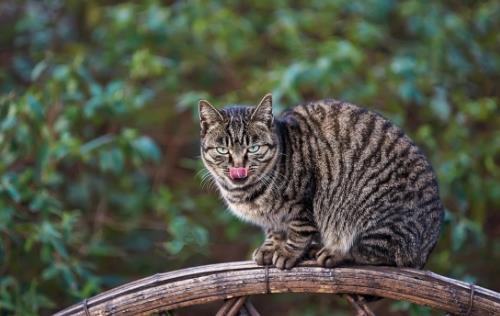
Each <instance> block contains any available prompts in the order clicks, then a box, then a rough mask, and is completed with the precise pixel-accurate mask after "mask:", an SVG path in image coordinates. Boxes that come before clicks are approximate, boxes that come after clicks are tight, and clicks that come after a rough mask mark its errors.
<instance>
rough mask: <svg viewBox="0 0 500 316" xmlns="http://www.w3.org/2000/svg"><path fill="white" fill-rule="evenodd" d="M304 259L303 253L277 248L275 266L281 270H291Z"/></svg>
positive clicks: (274, 259)
mask: <svg viewBox="0 0 500 316" xmlns="http://www.w3.org/2000/svg"><path fill="white" fill-rule="evenodd" d="M301 257H302V253H299V252H296V251H292V250H290V249H287V247H286V246H284V247H277V248H276V250H275V251H274V255H273V260H272V262H273V265H274V266H275V267H276V268H278V269H280V270H283V269H291V268H293V267H294V266H295V265H296V264H297V262H298V261H299V259H300V258H301Z"/></svg>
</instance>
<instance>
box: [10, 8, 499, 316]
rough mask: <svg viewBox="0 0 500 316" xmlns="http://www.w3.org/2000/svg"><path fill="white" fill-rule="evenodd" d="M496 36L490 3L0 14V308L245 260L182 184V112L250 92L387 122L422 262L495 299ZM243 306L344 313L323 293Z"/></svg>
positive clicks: (213, 205) (53, 304)
mask: <svg viewBox="0 0 500 316" xmlns="http://www.w3.org/2000/svg"><path fill="white" fill-rule="evenodd" d="M499 30H500V2H499V1H496V0H489V1H453V0H447V1H420V0H404V1H396V0H368V1H360V0H347V1H344V0H329V1H326V0H310V1H266V0H252V1H216V0H210V1H201V0H199V1H154V0H151V1H118V0H114V1H104V0H89V1H83V0H82V1H77V0H68V1H63V0H25V1H21V0H2V1H1V2H0V314H1V315H12V314H17V315H48V314H50V313H51V312H54V311H56V310H59V309H61V308H64V307H66V306H68V305H71V304H73V303H76V302H79V301H80V300H82V299H84V298H87V297H90V296H92V295H94V294H96V293H99V292H101V291H104V290H106V289H110V288H112V287H115V286H117V285H119V284H123V283H126V282H129V281H131V280H135V279H138V278H141V277H145V276H148V275H151V274H154V273H157V272H164V271H169V270H174V269H179V268H182V267H189V266H195V265H201V264H208V263H216V262H224V261H232V260H243V259H247V258H249V257H250V254H251V251H252V249H253V248H254V247H255V246H257V245H258V244H259V243H260V242H261V240H262V237H261V233H260V231H259V230H258V229H257V228H255V227H251V226H249V225H247V224H244V223H241V222H239V221H238V220H237V219H236V218H234V217H233V216H232V215H231V214H230V213H229V212H228V211H227V210H226V208H225V206H224V205H223V203H222V202H221V201H220V199H219V198H218V194H217V192H216V191H215V190H214V189H213V188H212V187H210V185H208V184H203V183H201V177H200V176H199V175H200V170H201V169H202V164H201V162H200V159H199V152H198V144H199V142H198V135H199V130H198V128H199V125H198V122H197V115H198V114H197V101H198V100H199V99H200V98H206V99H208V100H210V101H211V102H212V103H213V104H215V105H217V106H220V105H223V104H231V103H243V104H255V103H256V102H258V101H259V100H260V98H261V97H262V96H263V95H264V94H265V93H267V92H272V93H273V96H274V102H275V110H276V111H275V112H279V111H281V110H283V109H284V108H286V107H289V106H293V105H295V104H298V103H300V102H304V101H307V100H314V99H320V98H327V97H329V98H331V97H333V98H337V99H342V100H346V101H350V102H353V103H357V104H360V105H363V106H365V107H367V108H369V109H372V110H376V111H378V112H380V113H382V114H383V115H384V116H386V117H388V118H390V119H391V120H393V121H394V122H395V123H397V124H398V125H399V126H402V127H403V128H404V130H405V131H406V132H407V133H408V134H409V135H411V137H412V138H413V139H414V140H415V141H416V142H417V143H418V144H419V145H420V146H421V147H422V149H423V150H424V151H425V152H426V153H427V155H428V156H429V158H430V160H431V161H432V163H433V165H434V167H435V170H436V172H437V174H438V177H439V184H440V188H441V195H442V198H443V200H444V204H445V206H446V209H447V213H446V222H445V225H444V228H443V232H442V237H441V240H440V242H439V244H438V246H437V248H436V250H435V251H434V253H433V255H432V256H431V259H430V262H429V264H428V265H427V268H428V269H431V270H433V271H435V272H437V273H441V274H444V275H447V276H450V277H453V278H457V279H460V280H465V281H467V282H473V283H476V284H479V285H481V286H484V287H488V288H491V289H494V290H496V291H500V212H499V209H500V131H499V126H500V106H499V97H500V92H499V88H500V86H499V82H500V56H499V52H500V44H499V43H500V37H499V34H500V33H499ZM256 306H257V308H258V309H259V310H260V311H261V312H262V313H263V314H264V315H273V314H274V315H351V314H352V313H353V312H352V310H351V309H350V308H349V306H347V304H346V303H345V302H344V301H343V300H342V299H339V298H336V297H334V296H330V295H274V296H268V297H257V298H256ZM217 307H218V304H208V305H205V306H201V307H196V308H187V309H183V310H180V311H179V314H180V315H192V314H196V315H200V314H201V315H204V314H209V313H212V312H213V311H215V309H216V308H217ZM373 309H374V310H375V311H378V312H379V313H383V314H388V313H392V314H393V315H427V314H429V313H434V312H431V311H429V310H428V309H426V308H419V307H416V306H413V305H410V304H408V303H402V302H391V301H389V300H383V301H380V302H377V303H374V305H373Z"/></svg>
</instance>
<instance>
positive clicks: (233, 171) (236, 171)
mask: <svg viewBox="0 0 500 316" xmlns="http://www.w3.org/2000/svg"><path fill="white" fill-rule="evenodd" d="M229 177H230V178H231V179H233V180H234V179H245V178H246V177H248V168H247V167H230V168H229Z"/></svg>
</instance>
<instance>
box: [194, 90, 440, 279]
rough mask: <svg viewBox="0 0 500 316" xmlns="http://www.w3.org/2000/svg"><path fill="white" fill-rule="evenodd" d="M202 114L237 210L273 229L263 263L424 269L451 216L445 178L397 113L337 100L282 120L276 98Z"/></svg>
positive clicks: (210, 162) (216, 165) (213, 157)
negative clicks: (396, 121) (443, 196)
mask: <svg viewBox="0 0 500 316" xmlns="http://www.w3.org/2000/svg"><path fill="white" fill-rule="evenodd" d="M199 111H200V124H201V157H202V160H203V162H204V165H205V166H206V168H207V169H208V171H209V172H210V174H211V176H212V177H213V179H214V180H215V183H216V184H217V187H218V188H219V190H220V192H221V195H222V197H223V198H224V200H225V202H226V203H227V205H228V206H229V209H230V210H231V211H232V212H233V213H234V214H235V215H236V216H238V217H239V218H241V219H243V220H245V221H248V222H251V223H253V224H256V225H258V226H260V227H262V229H263V230H264V232H265V241H264V243H263V244H262V246H260V247H259V248H258V249H256V250H255V252H254V255H253V258H254V260H255V261H256V262H257V263H258V264H260V265H271V264H272V265H274V266H276V267H277V268H280V269H290V268H292V267H293V266H294V265H296V264H297V262H298V261H299V260H301V259H303V258H304V257H306V256H311V255H313V256H314V257H315V258H316V260H317V261H318V263H319V264H320V265H322V266H324V267H334V266H337V265H340V264H344V263H355V264H370V265H389V266H398V267H412V268H422V267H423V266H424V264H425V263H426V261H427V258H428V256H429V253H430V252H431V250H432V249H433V248H434V245H435V244H436V241H437V239H438V236H439V232H440V227H441V223H442V220H443V205H442V203H441V200H440V198H439V191H438V185H437V181H436V176H435V174H434V172H433V169H432V167H431V165H430V163H429V161H428V160H427V159H426V157H425V156H424V154H423V153H422V152H421V151H420V150H419V148H418V147H417V146H416V145H415V144H414V143H413V142H412V141H411V140H410V138H408V136H406V135H405V134H404V133H403V131H402V130H401V129H400V128H398V127H396V126H395V125H393V124H392V123H391V122H389V121H388V120H387V119H385V118H384V117H382V116H381V115H379V114H377V113H375V112H371V111H368V110H366V109H363V108H361V107H358V106H355V105H352V104H349V103H345V102H340V101H336V100H322V101H317V102H311V103H308V104H303V105H299V106H296V107H294V108H292V109H290V110H288V111H286V112H284V113H283V114H282V115H280V116H277V117H274V116H273V113H272V96H271V94H268V95H266V96H265V97H264V98H263V99H262V101H261V102H260V103H259V104H258V106H228V107H225V108H223V109H221V110H217V109H216V108H215V107H213V106H212V105H211V104H210V103H208V102H207V101H205V100H201V101H200V103H199ZM231 168H233V170H236V169H234V168H239V169H237V170H243V169H241V168H244V170H248V174H246V173H245V175H244V176H242V178H233V177H232V176H233V175H234V174H235V173H234V172H233V173H231V174H230V172H229V170H230V169H231Z"/></svg>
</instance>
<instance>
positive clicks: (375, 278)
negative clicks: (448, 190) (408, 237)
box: [55, 261, 500, 316]
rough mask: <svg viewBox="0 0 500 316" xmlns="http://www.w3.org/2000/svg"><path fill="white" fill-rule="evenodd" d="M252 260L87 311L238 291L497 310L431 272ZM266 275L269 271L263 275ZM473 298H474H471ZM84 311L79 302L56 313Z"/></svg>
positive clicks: (169, 281) (104, 296) (143, 289)
mask: <svg viewBox="0 0 500 316" xmlns="http://www.w3.org/2000/svg"><path fill="white" fill-rule="evenodd" d="M267 270H268V271H267V273H266V269H265V268H264V267H262V266H257V265H256V264H255V263H253V262H251V261H241V262H229V263H219V264H213V265H206V266H200V267H192V268H187V269H182V270H177V271H172V272H166V273H158V274H155V275H153V276H150V277H147V278H144V279H140V280H137V281H134V282H130V283H127V284H125V285H122V286H119V287H117V288H114V289H111V290H109V291H106V292H104V293H101V294H98V295H96V296H94V297H92V298H89V299H88V301H87V307H88V310H89V312H90V314H91V315H93V316H94V315H96V316H97V315H149V314H151V313H153V312H159V311H164V310H172V309H176V308H179V307H185V306H190V305H196V304H204V303H208V302H212V301H216V300H223V299H229V298H234V297H239V296H247V295H257V294H266V292H267V291H268V290H269V294H271V293H273V294H274V293H285V292H294V293H331V294H340V293H351V294H367V295H374V296H380V297H385V298H390V299H394V300H404V301H409V302H412V303H415V304H418V305H426V306H429V307H431V308H433V309H436V310H441V311H444V312H447V313H451V314H454V315H481V316H483V315H500V294H499V293H497V292H494V291H491V290H488V289H485V288H482V287H480V286H474V290H473V295H471V288H472V286H471V285H470V284H468V283H465V282H461V281H457V280H454V279H450V278H447V277H444V276H441V275H438V274H435V273H432V272H429V271H421V270H413V269H398V268H392V267H372V266H352V267H339V268H334V269H325V268H321V267H317V266H316V265H315V263H312V262H305V263H303V264H301V265H300V266H298V267H295V268H293V269H292V270H289V271H286V270H285V271H282V270H278V269H276V268H272V267H270V268H268V269H267ZM266 274H267V275H268V277H267V280H266ZM471 298H472V300H471ZM66 315H78V316H85V309H84V305H83V303H79V304H75V305H73V306H71V307H68V308H66V309H64V310H62V311H60V312H58V313H56V314H55V316H66Z"/></svg>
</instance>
